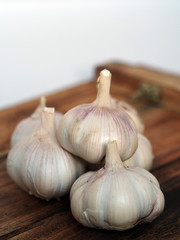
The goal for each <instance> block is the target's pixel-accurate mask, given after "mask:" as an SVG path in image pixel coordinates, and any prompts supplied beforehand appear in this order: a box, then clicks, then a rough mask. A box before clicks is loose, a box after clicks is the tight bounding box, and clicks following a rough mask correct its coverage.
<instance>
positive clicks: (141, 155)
mask: <svg viewBox="0 0 180 240" xmlns="http://www.w3.org/2000/svg"><path fill="white" fill-rule="evenodd" d="M153 159H154V155H153V151H152V146H151V143H150V141H149V140H148V139H147V138H146V137H145V136H144V135H142V134H138V147H137V149H136V152H135V153H134V154H133V155H132V157H131V158H129V159H128V160H126V161H125V162H124V165H125V166H129V167H142V168H145V169H146V170H150V169H151V167H152V164H153Z"/></svg>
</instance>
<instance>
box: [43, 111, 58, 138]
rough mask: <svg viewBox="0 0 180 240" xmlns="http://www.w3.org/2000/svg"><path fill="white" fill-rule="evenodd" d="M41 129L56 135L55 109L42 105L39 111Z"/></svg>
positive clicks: (53, 135)
mask: <svg viewBox="0 0 180 240" xmlns="http://www.w3.org/2000/svg"><path fill="white" fill-rule="evenodd" d="M41 122H42V125H41V129H44V130H46V131H47V132H48V133H49V134H50V135H51V136H52V137H55V136H56V131H55V129H56V128H55V109H54V108H49V107H44V108H43V109H42V113H41ZM40 131H41V130H40Z"/></svg>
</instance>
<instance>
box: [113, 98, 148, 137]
mask: <svg viewBox="0 0 180 240" xmlns="http://www.w3.org/2000/svg"><path fill="white" fill-rule="evenodd" d="M112 101H113V103H114V105H115V107H116V108H123V109H124V110H125V111H126V112H127V114H128V115H129V116H130V117H131V118H132V120H133V121H134V123H135V124H136V127H137V130H138V132H139V133H143V132H144V124H143V122H142V120H141V118H140V116H139V114H138V112H137V111H136V109H135V108H133V107H132V106H131V105H130V104H128V103H126V102H124V101H118V100H117V99H115V98H112Z"/></svg>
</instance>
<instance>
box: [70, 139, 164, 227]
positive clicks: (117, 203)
mask: <svg viewBox="0 0 180 240" xmlns="http://www.w3.org/2000/svg"><path fill="white" fill-rule="evenodd" d="M70 200H71V211H72V214H73V216H74V218H75V219H76V220H77V221H78V222H80V223H81V224H82V225H84V226H86V227H89V228H102V229H108V230H118V231H121V230H127V229H130V228H132V227H134V226H135V225H137V224H138V223H142V222H145V223H147V222H151V221H153V220H154V219H155V218H157V217H158V216H159V215H160V214H161V213H162V211H163V209H164V195H163V193H162V191H161V190H160V186H159V183H158V181H157V179H156V178H155V177H154V176H153V175H152V174H151V173H150V172H148V171H146V170H145V169H143V168H139V167H129V168H127V167H125V166H124V162H122V160H121V158H120V156H119V152H118V149H117V145H116V142H115V141H113V142H110V143H108V144H107V151H106V157H105V166H104V167H103V168H101V169H100V170H98V171H96V172H87V173H85V174H83V175H82V176H81V177H79V178H78V179H77V180H76V181H75V182H74V184H73V186H72V188H71V191H70Z"/></svg>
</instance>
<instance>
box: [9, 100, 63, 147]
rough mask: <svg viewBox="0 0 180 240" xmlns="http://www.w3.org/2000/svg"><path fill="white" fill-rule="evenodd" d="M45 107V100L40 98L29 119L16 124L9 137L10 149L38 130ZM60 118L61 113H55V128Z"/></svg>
mask: <svg viewBox="0 0 180 240" xmlns="http://www.w3.org/2000/svg"><path fill="white" fill-rule="evenodd" d="M45 106H46V98H45V97H44V96H43V97H41V98H40V103H39V105H38V107H37V108H36V109H35V111H34V113H33V114H32V115H31V116H30V117H28V118H25V119H23V120H22V121H20V122H19V123H18V125H17V126H16V128H15V130H14V132H13V134H12V137H11V142H10V146H11V148H12V147H13V146H14V145H15V144H16V143H17V142H18V141H20V140H21V139H22V138H24V137H26V136H29V135H30V134H31V133H32V132H33V131H36V130H38V128H39V127H40V125H41V112H42V109H43V108H44V107H45ZM62 116H63V114H62V113H59V112H56V113H55V119H56V126H58V125H59V122H60V120H61V118H62Z"/></svg>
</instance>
